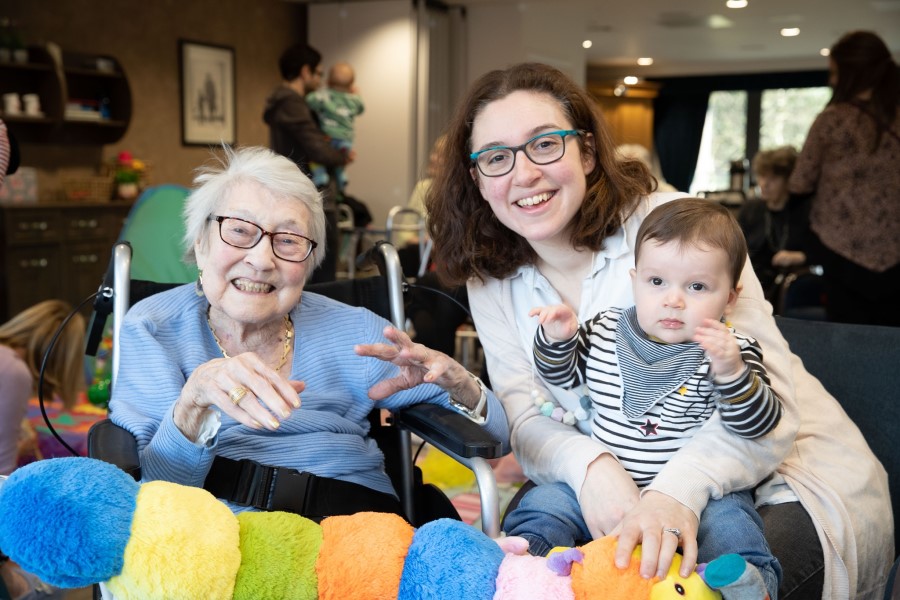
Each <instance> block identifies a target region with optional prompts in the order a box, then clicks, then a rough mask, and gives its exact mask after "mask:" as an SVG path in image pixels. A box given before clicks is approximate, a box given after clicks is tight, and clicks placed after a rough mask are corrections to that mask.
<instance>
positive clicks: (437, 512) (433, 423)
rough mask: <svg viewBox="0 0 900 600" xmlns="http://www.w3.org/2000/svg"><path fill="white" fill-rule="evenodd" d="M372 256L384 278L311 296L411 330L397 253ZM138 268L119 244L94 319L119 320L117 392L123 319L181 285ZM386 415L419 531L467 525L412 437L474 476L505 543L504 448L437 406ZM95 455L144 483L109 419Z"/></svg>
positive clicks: (376, 433)
mask: <svg viewBox="0 0 900 600" xmlns="http://www.w3.org/2000/svg"><path fill="white" fill-rule="evenodd" d="M371 256H372V259H373V260H375V261H376V262H377V263H378V267H379V271H380V273H381V274H380V275H378V276H374V277H366V278H359V279H352V280H342V281H336V282H329V283H320V284H315V285H308V286H306V290H308V291H311V292H316V293H320V294H323V295H326V296H329V297H331V298H333V299H336V300H339V301H342V302H345V303H347V304H351V305H354V306H364V307H366V308H369V309H370V310H372V311H373V312H375V313H376V314H379V315H380V316H382V317H385V318H387V319H388V320H390V321H391V322H392V323H393V324H394V325H395V326H397V327H398V328H400V329H403V326H404V324H405V315H404V301H403V291H404V280H403V275H402V271H401V269H400V262H399V258H398V256H397V253H396V250H395V249H394V248H393V246H391V245H390V244H387V243H380V244H377V245H376V246H375V248H373V250H372V251H371ZM131 260H132V252H131V246H130V244H129V243H128V242H120V243H118V244H116V246H115V247H114V248H113V256H112V261H111V265H110V271H109V272H108V274H107V279H106V280H105V281H104V283H103V285H102V286H101V290H100V296H99V298H100V301H99V302H98V303H95V315H94V318H93V319H92V328H94V327H97V326H99V327H100V328H102V321H105V318H106V315H104V314H103V313H104V312H105V313H107V314H108V313H109V312H112V315H113V327H112V337H113V345H112V356H111V361H112V386H115V380H116V371H117V365H118V361H119V348H118V347H117V344H116V343H115V340H117V339H118V336H119V332H120V328H121V322H122V317H123V316H124V314H125V312H126V311H127V309H128V307H129V306H130V305H131V303H132V302H136V301H137V300H139V299H141V298H143V297H146V296H149V295H151V294H153V293H156V292H159V291H163V290H165V289H169V288H171V287H174V286H176V285H180V284H172V283H169V284H155V283H152V282H145V281H138V280H131V278H130V268H131ZM94 321H100V323H94ZM379 413H380V411H379V410H375V411H373V414H372V415H371V420H372V422H373V430H372V433H371V434H370V435H371V437H373V438H374V439H375V440H376V441H377V442H378V444H379V447H380V448H381V450H382V452H383V453H384V454H385V464H386V470H387V471H388V475H389V476H391V480H392V483H393V485H394V488H395V489H396V490H397V491H398V493H399V495H400V499H401V505H402V509H403V512H404V515H405V516H406V518H407V520H408V521H409V522H410V523H411V524H413V525H414V526H419V525H421V524H423V523H425V522H427V521H429V520H432V519H434V518H439V517H452V518H456V519H459V515H458V513H457V512H456V510H455V509H454V508H453V506H452V504H450V502H449V500H448V499H447V498H446V496H444V495H443V493H442V492H440V490H438V489H437V488H435V487H433V486H430V485H428V484H423V483H422V481H421V474H420V473H419V472H418V469H417V468H416V467H415V466H414V464H413V452H412V434H415V435H417V436H418V437H420V438H421V439H423V440H425V441H426V442H427V443H430V444H431V445H433V446H434V447H436V448H438V449H439V450H441V451H443V452H445V453H447V454H448V455H450V456H451V457H453V458H455V459H456V460H457V461H459V462H460V463H462V464H464V465H466V466H467V467H468V468H470V469H471V470H472V471H473V472H474V474H475V478H476V482H477V485H478V489H479V493H480V497H481V520H482V529H483V531H484V532H485V533H486V534H487V535H489V536H491V537H495V538H496V537H498V536H499V534H500V514H499V493H498V490H497V484H496V480H495V479H494V475H493V471H492V469H491V467H490V464H489V463H488V459H492V458H498V457H499V456H500V455H501V452H502V448H501V444H500V442H499V441H497V440H495V439H493V438H492V437H490V436H489V435H488V434H487V433H486V432H485V431H484V430H482V429H481V428H480V427H479V426H478V425H476V424H475V423H473V422H472V421H470V420H469V419H468V418H466V417H464V416H463V415H461V414H459V413H456V412H454V411H451V410H448V409H445V408H443V407H441V406H437V405H431V404H428V405H417V406H412V407H408V408H405V409H403V410H401V411H397V412H395V413H392V414H391V416H390V418H389V426H387V427H383V426H382V424H381V419H380V414H379ZM88 453H89V456H91V457H94V458H98V459H101V460H105V461H107V462H110V463H112V464H115V465H116V466H118V467H120V468H122V469H123V470H124V471H126V472H127V473H129V474H130V475H132V476H133V477H134V478H135V479H137V480H139V479H140V461H139V458H138V453H137V446H136V441H135V440H134V438H133V437H132V436H131V434H130V433H129V432H128V431H126V430H124V429H121V428H119V427H118V426H116V425H114V424H113V423H112V422H111V421H109V420H108V419H107V420H104V421H101V422H99V423H97V424H95V425H94V426H93V427H92V429H91V431H90V433H89V435H88Z"/></svg>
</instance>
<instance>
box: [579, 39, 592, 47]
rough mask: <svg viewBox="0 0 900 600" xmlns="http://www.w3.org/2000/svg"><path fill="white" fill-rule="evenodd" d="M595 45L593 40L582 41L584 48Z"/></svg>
mask: <svg viewBox="0 0 900 600" xmlns="http://www.w3.org/2000/svg"><path fill="white" fill-rule="evenodd" d="M593 45H594V42H592V41H591V40H584V41H583V42H581V47H582V48H590V47H591V46H593Z"/></svg>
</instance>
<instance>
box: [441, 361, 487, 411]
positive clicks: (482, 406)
mask: <svg viewBox="0 0 900 600" xmlns="http://www.w3.org/2000/svg"><path fill="white" fill-rule="evenodd" d="M466 375H467V379H468V381H467V382H466V389H467V393H466V394H465V398H461V397H460V395H459V394H458V393H454V392H450V405H451V406H453V407H454V408H456V409H457V410H460V411H462V412H463V413H465V414H467V415H468V416H469V417H471V418H473V419H483V418H484V416H485V410H486V408H487V388H486V387H485V385H484V383H483V382H482V381H481V379H479V378H478V377H476V376H475V375H473V374H472V373H470V372H468V371H466Z"/></svg>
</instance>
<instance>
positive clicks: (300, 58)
mask: <svg viewBox="0 0 900 600" xmlns="http://www.w3.org/2000/svg"><path fill="white" fill-rule="evenodd" d="M321 63H322V55H321V54H319V52H318V51H317V50H315V49H314V48H311V47H310V46H307V45H306V44H295V45H293V46H291V47H290V48H288V49H287V50H285V51H284V52H283V53H282V55H281V58H279V59H278V68H279V69H280V71H281V79H282V81H281V83H280V84H279V85H278V86H277V87H276V88H275V90H274V91H273V92H272V93H271V94H270V95H269V97H268V98H267V99H266V108H265V111H264V112H263V120H264V121H265V122H266V124H267V125H268V126H269V144H270V146H271V148H272V150H274V151H275V152H278V153H279V154H282V155H284V156H286V157H288V158H290V159H291V160H293V161H294V162H295V163H297V165H298V166H299V167H300V168H301V169H302V170H303V172H304V173H306V174H307V175H310V174H311V173H310V168H309V163H310V162H316V163H318V164H320V165H324V166H325V167H339V166H344V165H346V164H348V163H350V162H351V161H352V159H353V153H352V152H345V151H341V150H338V149H336V148H333V147H332V145H331V143H330V140H329V139H328V136H326V135H325V134H324V133H323V132H322V130H321V128H320V127H319V124H318V122H316V120H315V117H314V116H313V113H312V112H311V111H310V110H309V106H308V105H307V104H306V100H305V96H306V94H308V93H310V92H312V91H314V90H316V89H317V88H318V87H319V86H320V85H321V84H322V65H321ZM320 191H322V192H323V199H324V202H325V217H326V221H327V232H326V237H327V239H326V240H316V241H317V242H319V243H323V242H324V245H325V248H326V252H325V260H324V261H323V262H322V264H321V265H320V266H319V268H318V269H316V271H315V272H314V273H313V276H312V278H311V279H310V282H311V283H316V282H322V281H333V280H334V279H335V273H336V270H337V254H338V231H337V205H336V189H335V186H334V185H333V178H332V180H331V183H329V185H328V186H327V187H326V188H324V189H322V190H320Z"/></svg>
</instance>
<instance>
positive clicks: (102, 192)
mask: <svg viewBox="0 0 900 600" xmlns="http://www.w3.org/2000/svg"><path fill="white" fill-rule="evenodd" d="M62 185H63V191H64V192H65V194H66V199H67V200H72V201H75V202H109V201H110V200H111V199H112V193H113V179H112V177H101V176H98V175H85V176H80V177H66V178H64V179H63V182H62Z"/></svg>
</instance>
